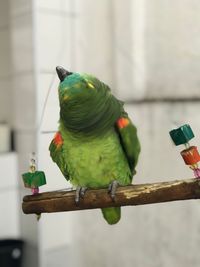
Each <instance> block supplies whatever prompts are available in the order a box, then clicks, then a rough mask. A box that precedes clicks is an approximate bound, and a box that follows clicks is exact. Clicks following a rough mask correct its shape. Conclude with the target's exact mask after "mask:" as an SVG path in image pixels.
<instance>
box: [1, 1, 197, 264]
mask: <svg viewBox="0 0 200 267" xmlns="http://www.w3.org/2000/svg"><path fill="white" fill-rule="evenodd" d="M199 12H200V2H199V1H197V0H190V1H188V0H174V1H173V2H172V1H169V0H163V1H156V0H149V1H147V0H132V1H131V0H126V1H120V0H110V1H106V0H101V1H92V0H48V1H47V0H35V1H34V0H32V1H31V0H30V1H27V0H26V1H25V0H9V1H6V0H1V1H0V120H1V121H4V120H5V121H7V122H8V123H9V124H10V125H11V126H12V127H14V130H15V137H16V138H15V139H16V150H17V151H16V153H6V154H2V155H1V156H0V164H1V165H0V166H3V167H2V168H1V176H2V177H3V178H2V181H3V182H1V186H0V199H2V201H0V212H1V214H4V216H3V219H1V221H0V238H4V237H10V236H14V237H21V238H23V239H24V240H25V241H26V244H27V245H26V253H25V256H26V257H25V263H24V266H29V267H32V266H39V267H47V266H48V267H51V266H52V267H54V266H59V267H64V266H70V267H71V266H73V267H74V266H76V267H78V266H81V267H82V266H87V267H88V266H89V267H92V266H97V267H98V266H99V267H101V266H109V267H112V266H115V267H118V266H124V267H130V266H137V267H144V266H148V267H151V266H152V267H156V266H159V267H160V266H162V267H167V266H176V267H178V266H181V267H188V266H193V267H197V266H199V260H200V256H199V253H198V247H199V244H200V212H199V202H198V201H185V202H179V203H178V202H177V203H169V204H157V205H148V206H139V207H126V208H123V210H122V212H123V216H122V219H121V221H120V223H119V224H117V225H116V226H109V225H107V224H106V223H105V222H104V220H103V219H102V216H101V213H100V211H99V210H94V211H82V212H81V211H80V212H71V213H60V214H47V215H42V218H41V220H40V221H39V223H37V222H36V218H35V216H31V215H30V216H25V215H23V214H22V211H21V209H20V203H19V200H20V201H21V198H22V196H23V195H25V194H27V193H29V191H27V190H25V189H24V187H23V185H22V182H21V177H20V174H21V173H22V172H26V171H27V169H28V164H29V155H30V153H31V152H32V151H33V150H35V151H36V152H37V157H38V165H39V168H40V169H42V170H44V171H45V172H46V175H47V182H48V183H47V185H46V186H44V187H43V188H42V190H43V191H46V190H55V189H61V188H66V187H68V186H69V184H67V183H66V181H65V179H64V178H63V177H62V175H61V174H60V171H59V170H58V168H57V167H56V166H55V164H54V163H53V162H52V160H51V159H50V157H49V152H48V146H49V143H50V141H51V139H52V137H53V135H54V134H53V133H51V131H55V130H56V129H57V121H58V116H59V106H58V98H57V87H58V82H59V81H58V79H57V77H56V75H55V67H56V66H57V65H61V66H63V67H65V68H66V69H69V70H71V71H77V72H89V73H92V74H94V75H96V76H97V77H99V78H100V79H101V80H103V81H105V82H106V83H108V84H109V85H110V86H111V88H112V91H113V93H114V94H115V95H116V96H117V97H119V98H120V99H123V100H124V101H125V103H126V109H127V111H128V112H129V114H130V116H131V118H132V120H133V122H134V123H135V124H136V125H137V126H138V133H139V136H140V139H141V145H142V153H141V157H140V162H139V165H138V168H137V175H136V176H135V178H134V182H135V183H144V182H156V181H165V180H173V179H181V178H187V177H192V173H191V172H190V170H188V168H187V167H186V166H184V164H183V162H182V159H181V158H180V156H179V151H180V149H179V148H176V147H174V146H173V145H172V143H171V141H170V139H169V135H168V131H169V130H171V129H172V128H173V127H175V126H176V125H177V126H178V125H181V124H183V123H189V124H190V125H191V126H192V128H193V130H194V132H195V134H196V138H195V140H194V141H193V143H194V144H196V145H198V144H199V141H200V135H199V130H200V126H199V114H198V110H199V100H200V93H199V86H200V75H199V73H200V63H199V62H200V60H199V59H200V38H199V36H200V35H199V31H200V17H199ZM49 87H52V90H51V91H50V95H49V98H48V102H47V107H46V110H45V114H44V119H43V122H42V126H41V128H40V130H39V131H37V127H38V124H39V122H40V118H41V114H42V110H43V106H44V102H45V98H46V95H47V92H48V89H49ZM11 164H13V165H11ZM11 166H13V167H12V168H11ZM11 169H12V170H15V171H13V172H12V173H10V172H9V171H10V170H11ZM10 177H11V179H12V181H13V182H12V184H11V185H10V183H11V182H10V181H11V180H10ZM5 178H6V179H5ZM4 184H5V185H4ZM8 199H9V201H8ZM4 203H7V205H8V206H7V208H6V209H5V204H4Z"/></svg>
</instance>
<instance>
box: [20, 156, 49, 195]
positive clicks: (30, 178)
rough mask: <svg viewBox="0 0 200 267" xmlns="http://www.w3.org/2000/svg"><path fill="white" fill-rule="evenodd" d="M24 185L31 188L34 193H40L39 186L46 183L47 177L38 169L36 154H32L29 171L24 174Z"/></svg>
mask: <svg viewBox="0 0 200 267" xmlns="http://www.w3.org/2000/svg"><path fill="white" fill-rule="evenodd" d="M22 179H23V181H24V186H25V187H26V188H31V191H32V193H33V195H35V194H38V193H39V187H40V186H42V185H45V184H46V177H45V173H44V172H43V171H37V170H36V159H35V154H34V153H33V154H32V157H31V160H30V166H29V172H26V173H24V174H22Z"/></svg>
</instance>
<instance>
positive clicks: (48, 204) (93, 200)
mask: <svg viewBox="0 0 200 267" xmlns="http://www.w3.org/2000/svg"><path fill="white" fill-rule="evenodd" d="M199 198H200V180H199V179H194V178H192V179H187V180H175V181H170V182H161V183H152V184H137V185H129V186H121V187H118V189H117V192H116V197H115V200H114V201H113V200H112V199H111V197H110V195H109V194H108V190H107V189H96V190H88V191H86V193H85V197H84V199H81V200H80V203H79V204H78V205H77V204H76V203H75V191H74V190H73V191H66V190H63V191H52V192H46V193H41V194H38V195H27V196H25V197H24V198H23V203H22V209H23V212H24V213H26V214H32V213H36V214H40V213H49V212H62V211H73V210H84V209H96V208H105V207H117V206H130V205H133V206H134V205H144V204H152V203H161V202H169V201H176V200H187V199H199Z"/></svg>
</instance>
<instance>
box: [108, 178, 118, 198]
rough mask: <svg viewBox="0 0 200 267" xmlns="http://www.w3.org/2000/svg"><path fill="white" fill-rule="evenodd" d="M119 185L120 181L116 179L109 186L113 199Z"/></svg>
mask: <svg viewBox="0 0 200 267" xmlns="http://www.w3.org/2000/svg"><path fill="white" fill-rule="evenodd" d="M118 185H119V182H118V181H117V180H114V181H112V183H110V184H109V186H108V193H109V194H110V196H111V198H112V200H114V199H115V193H116V190H117V187H118Z"/></svg>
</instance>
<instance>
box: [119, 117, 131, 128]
mask: <svg viewBox="0 0 200 267" xmlns="http://www.w3.org/2000/svg"><path fill="white" fill-rule="evenodd" d="M127 125H129V120H128V119H127V118H123V117H122V118H119V119H118V120H117V126H118V127H119V129H123V128H125V127H126V126H127Z"/></svg>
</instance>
